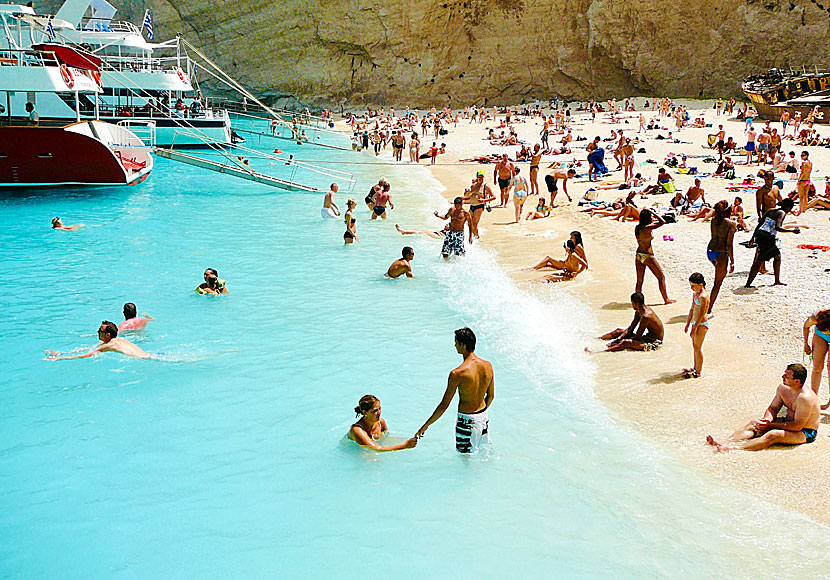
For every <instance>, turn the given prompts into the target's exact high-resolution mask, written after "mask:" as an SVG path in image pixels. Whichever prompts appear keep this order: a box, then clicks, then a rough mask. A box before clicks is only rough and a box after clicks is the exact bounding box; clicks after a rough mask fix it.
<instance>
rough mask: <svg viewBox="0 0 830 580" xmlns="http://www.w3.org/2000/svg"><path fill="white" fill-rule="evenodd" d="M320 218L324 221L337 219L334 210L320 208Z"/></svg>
mask: <svg viewBox="0 0 830 580" xmlns="http://www.w3.org/2000/svg"><path fill="white" fill-rule="evenodd" d="M320 216H322V218H323V219H324V220H327V219H334V218H336V217H337V215H335V213H334V210H333V209H332V208H330V207H321V208H320Z"/></svg>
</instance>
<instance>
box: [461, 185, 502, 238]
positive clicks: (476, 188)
mask: <svg viewBox="0 0 830 580" xmlns="http://www.w3.org/2000/svg"><path fill="white" fill-rule="evenodd" d="M466 193H467V196H466V197H463V198H462V201H463V202H464V203H469V204H470V212H471V213H472V214H473V224H474V225H475V230H476V237H478V222H480V221H481V215H482V214H483V213H484V209H485V208H486V207H487V204H488V203H489V202H491V201H494V200H495V199H496V196H495V195H493V191H492V190H491V189H490V186H489V185H487V184H486V183H484V172H483V171H478V172H476V178H475V180H473V183H472V185H471V186H470V189H469V190H468V191H467V192H466Z"/></svg>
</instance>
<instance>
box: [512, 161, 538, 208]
mask: <svg viewBox="0 0 830 580" xmlns="http://www.w3.org/2000/svg"><path fill="white" fill-rule="evenodd" d="M536 147H537V148H538V147H539V146H538V145H537V146H536ZM536 169H537V171H538V169H539V168H538V167H537V168H536ZM519 171H520V169H519V168H518V167H514V168H513V178H512V179H511V181H510V185H511V186H512V187H513V208H514V209H515V210H516V223H519V221H521V219H522V208H523V207H524V204H525V200H526V199H527V179H525V178H524V177H523V176H521V175H519ZM531 171H532V169H531ZM537 187H538V186H537Z"/></svg>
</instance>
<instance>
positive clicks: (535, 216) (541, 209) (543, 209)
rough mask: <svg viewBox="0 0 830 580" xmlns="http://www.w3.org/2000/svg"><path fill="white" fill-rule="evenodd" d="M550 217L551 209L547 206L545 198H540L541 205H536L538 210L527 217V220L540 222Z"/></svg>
mask: <svg viewBox="0 0 830 580" xmlns="http://www.w3.org/2000/svg"><path fill="white" fill-rule="evenodd" d="M549 215H550V208H549V207H548V206H547V205H546V204H545V198H544V197H540V198H539V203H537V204H536V209H534V210H533V211H532V212H530V213H528V214H527V215H526V216H525V219H526V220H539V219H542V218H546V217H548V216H549Z"/></svg>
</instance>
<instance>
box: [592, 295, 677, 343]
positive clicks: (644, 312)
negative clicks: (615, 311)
mask: <svg viewBox="0 0 830 580" xmlns="http://www.w3.org/2000/svg"><path fill="white" fill-rule="evenodd" d="M631 308H633V309H634V319H633V320H632V321H631V324H629V325H628V328H625V329H623V328H618V329H616V330H612V331H611V332H609V333H607V334H603V335H602V336H600V339H602V340H610V341H611V342H609V343H608V344H607V345H606V350H607V351H609V352H616V351H620V350H644V351H649V350H657V349H658V348H660V347H661V346H662V344H663V335H664V332H665V331H664V329H663V322H662V321H661V320H660V318H659V317H658V316H657V314H656V313H655V312H654V311H653V310H652V309H651V308H649V307H648V306H646V299H645V297H644V296H643V294H642V292H634V293H633V294H632V295H631Z"/></svg>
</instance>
